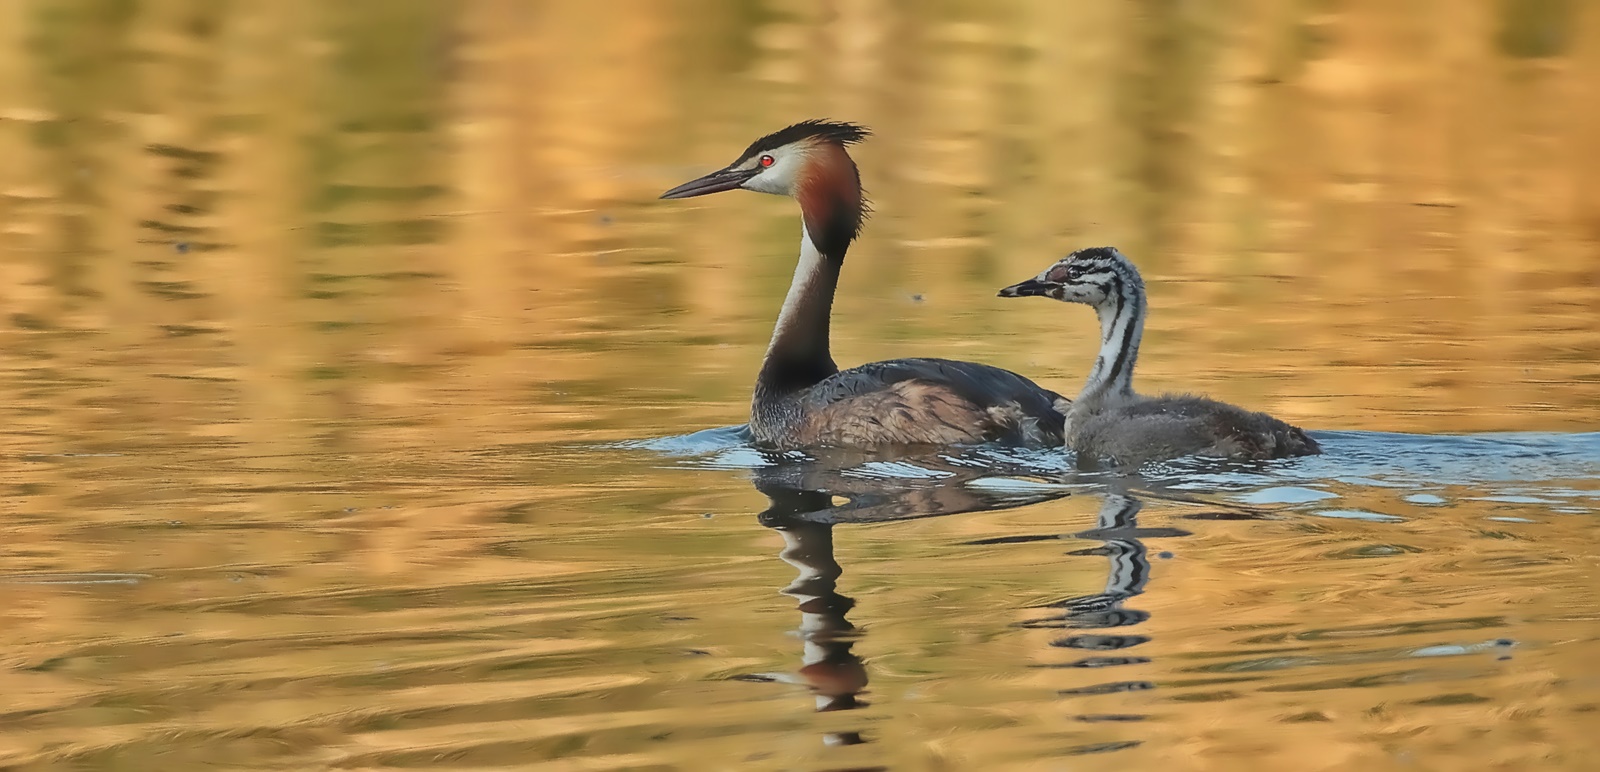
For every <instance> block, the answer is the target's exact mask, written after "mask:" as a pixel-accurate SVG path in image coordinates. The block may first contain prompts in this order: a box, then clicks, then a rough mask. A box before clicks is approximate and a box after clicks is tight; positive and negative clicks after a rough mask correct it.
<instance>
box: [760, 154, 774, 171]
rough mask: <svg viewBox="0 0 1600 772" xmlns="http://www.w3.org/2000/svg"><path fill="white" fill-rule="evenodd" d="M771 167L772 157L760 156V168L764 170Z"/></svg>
mask: <svg viewBox="0 0 1600 772" xmlns="http://www.w3.org/2000/svg"><path fill="white" fill-rule="evenodd" d="M771 165H772V156H770V155H764V156H761V166H762V168H766V167H768V166H771Z"/></svg>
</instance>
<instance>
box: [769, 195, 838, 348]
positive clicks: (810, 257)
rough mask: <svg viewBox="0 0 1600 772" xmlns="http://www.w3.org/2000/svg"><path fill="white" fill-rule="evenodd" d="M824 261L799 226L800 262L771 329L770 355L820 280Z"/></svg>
mask: <svg viewBox="0 0 1600 772" xmlns="http://www.w3.org/2000/svg"><path fill="white" fill-rule="evenodd" d="M825 260H826V258H824V257H823V256H822V252H821V251H819V250H818V249H817V245H816V244H813V243H812V242H811V234H810V233H809V232H808V231H807V230H806V227H805V223H804V222H802V223H801V225H800V262H798V263H796V264H795V267H794V279H793V280H791V281H790V282H789V294H787V295H785V296H784V297H783V308H782V309H781V310H779V311H778V322H777V324H775V325H773V328H772V341H771V342H770V343H768V344H767V351H768V352H769V353H770V352H771V351H772V347H773V346H774V345H776V344H777V342H778V338H780V337H782V335H783V333H784V331H785V330H787V329H789V328H790V327H792V326H794V323H795V319H796V318H797V316H798V315H799V312H800V304H801V302H802V301H803V300H804V299H805V297H806V295H808V294H809V293H810V292H811V291H812V289H811V287H812V285H813V284H815V283H816V282H817V281H818V280H820V279H821V278H822V269H823V263H824V261H825Z"/></svg>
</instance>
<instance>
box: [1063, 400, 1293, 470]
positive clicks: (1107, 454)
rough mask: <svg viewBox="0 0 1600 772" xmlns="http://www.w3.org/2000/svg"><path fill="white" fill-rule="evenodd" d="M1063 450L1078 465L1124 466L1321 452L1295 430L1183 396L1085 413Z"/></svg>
mask: <svg viewBox="0 0 1600 772" xmlns="http://www.w3.org/2000/svg"><path fill="white" fill-rule="evenodd" d="M1068 444H1069V445H1070V446H1071V447H1072V449H1073V450H1074V451H1075V452H1077V453H1078V455H1079V457H1080V461H1083V460H1089V459H1097V460H1105V461H1111V462H1113V463H1116V464H1118V465H1128V466H1133V465H1138V464H1143V463H1148V462H1152V461H1166V460H1170V459H1174V458H1178V457H1180V456H1189V455H1194V456H1204V457H1210V458H1223V459H1235V460H1265V459H1274V458H1288V457H1292V456H1311V455H1316V454H1319V453H1321V452H1322V448H1321V447H1320V446H1319V445H1318V444H1317V441H1316V440H1315V439H1313V438H1312V437H1311V436H1310V435H1308V434H1306V432H1305V430H1303V429H1301V428H1300V427H1297V426H1293V425H1291V424H1288V423H1285V422H1284V421H1280V420H1278V419H1276V418H1273V417H1272V416H1270V415H1267V414H1266V413H1258V412H1253V411H1249V410H1245V409H1243V408H1240V407H1236V406H1234V405H1229V404H1227V403H1224V402H1217V401H1215V400H1211V399H1206V398H1204V397H1197V396H1191V395H1187V394H1178V395H1163V396H1160V397H1150V398H1143V397H1135V398H1134V399H1132V400H1129V401H1127V402H1123V403H1119V404H1112V405H1107V406H1105V407H1104V408H1102V409H1100V410H1095V411H1092V412H1088V413H1087V414H1085V415H1083V416H1082V417H1081V418H1079V419H1078V420H1077V422H1076V423H1075V425H1074V426H1073V429H1072V432H1071V436H1070V437H1069V438H1068Z"/></svg>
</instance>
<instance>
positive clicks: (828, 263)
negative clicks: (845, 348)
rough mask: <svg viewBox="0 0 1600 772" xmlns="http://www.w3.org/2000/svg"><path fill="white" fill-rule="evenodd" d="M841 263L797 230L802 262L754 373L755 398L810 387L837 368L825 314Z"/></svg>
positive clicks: (831, 303)
mask: <svg viewBox="0 0 1600 772" xmlns="http://www.w3.org/2000/svg"><path fill="white" fill-rule="evenodd" d="M841 264H842V260H841V259H840V258H839V257H834V256H830V255H827V254H824V253H823V252H822V250H820V249H818V248H817V245H816V244H815V243H813V242H812V240H811V234H810V233H809V232H806V231H802V232H801V237H800V262H799V264H798V265H796V266H795V268H794V281H793V282H792V283H790V284H789V294H788V295H787V296H786V297H784V299H783V310H781V311H779V312H778V323H777V324H776V325H773V328H772V341H771V342H770V343H768V344H767V356H766V359H765V361H763V362H762V365H761V372H760V373H759V374H757V375H756V401H757V402H760V401H762V400H764V399H768V398H771V397H775V396H779V395H784V394H792V393H794V392H796V391H798V390H800V389H808V388H810V387H812V386H814V385H816V384H817V383H819V382H821V381H822V379H824V378H827V377H828V376H830V375H832V374H834V373H836V372H838V371H839V368H838V367H837V366H836V365H834V363H833V356H832V355H831V354H830V353H829V352H828V316H829V314H830V313H831V312H832V310H833V292H834V289H835V288H837V287H838V285H839V268H840V266H841Z"/></svg>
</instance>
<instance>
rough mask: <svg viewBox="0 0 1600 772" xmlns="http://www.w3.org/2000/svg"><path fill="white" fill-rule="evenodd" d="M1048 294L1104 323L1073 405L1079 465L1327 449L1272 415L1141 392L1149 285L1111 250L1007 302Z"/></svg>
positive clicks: (1048, 273)
mask: <svg viewBox="0 0 1600 772" xmlns="http://www.w3.org/2000/svg"><path fill="white" fill-rule="evenodd" d="M1029 295H1042V296H1044V297H1051V298H1055V299H1056V300H1060V301H1064V302H1067V303H1082V304H1084V305H1087V306H1092V307H1093V308H1094V310H1095V314H1096V315H1097V316H1099V317H1100V355H1099V357H1098V358H1096V359H1095V361H1094V369H1093V370H1091V371H1090V372H1089V381H1088V383H1086V384H1084V387H1083V391H1082V392H1080V393H1079V394H1078V397H1077V399H1075V400H1073V402H1072V404H1071V406H1070V407H1069V408H1068V409H1067V418H1066V430H1065V433H1066V444H1067V447H1070V448H1072V449H1073V450H1074V451H1075V452H1076V453H1077V454H1078V459H1079V463H1080V464H1083V463H1085V462H1089V463H1092V462H1094V461H1097V460H1101V459H1107V460H1110V461H1112V462H1113V463H1114V464H1118V465H1129V466H1132V465H1138V464H1141V463H1145V462H1149V461H1164V460H1167V459H1172V458H1177V457H1179V456H1187V455H1197V456H1208V457H1216V458H1228V459H1268V458H1284V457H1287V456H1311V455H1316V454H1318V453H1321V452H1322V449H1321V448H1320V447H1318V446H1317V442H1316V440H1313V439H1312V438H1311V437H1310V436H1308V435H1307V434H1306V433H1305V431H1303V430H1301V429H1300V428H1299V427H1296V426H1290V425H1289V424H1286V423H1284V422H1282V421H1280V420H1278V419H1276V418H1273V417H1272V416H1269V415H1267V414H1265V413H1252V412H1250V411H1248V410H1244V409H1243V408H1238V407H1234V406H1233V405H1229V404H1225V403H1222V402H1216V401H1214V400H1210V399H1206V398H1204V397H1195V396H1189V395H1163V396H1159V397H1145V396H1140V395H1138V394H1135V393H1134V391H1133V365H1134V362H1135V361H1136V360H1137V359H1138V358H1139V339H1140V338H1141V337H1142V336H1143V334H1144V316H1145V294H1144V281H1143V280H1142V279H1140V278H1139V269H1137V268H1134V267H1133V263H1132V262H1130V261H1129V260H1128V258H1126V257H1124V256H1123V255H1122V253H1121V252H1118V251H1117V250H1116V249H1114V248H1112V247H1092V248H1089V249H1080V250H1078V251H1076V252H1073V253H1072V254H1070V255H1068V256H1067V257H1065V258H1063V259H1061V260H1060V261H1058V262H1056V263H1055V264H1054V265H1052V266H1050V267H1049V268H1047V269H1045V271H1044V272H1043V273H1041V274H1039V275H1038V276H1036V277H1034V278H1032V279H1029V280H1027V281H1024V282H1021V283H1018V284H1013V285H1011V286H1009V287H1006V288H1005V289H1002V290H1000V297H1006V298H1015V297H1025V296H1029Z"/></svg>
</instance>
